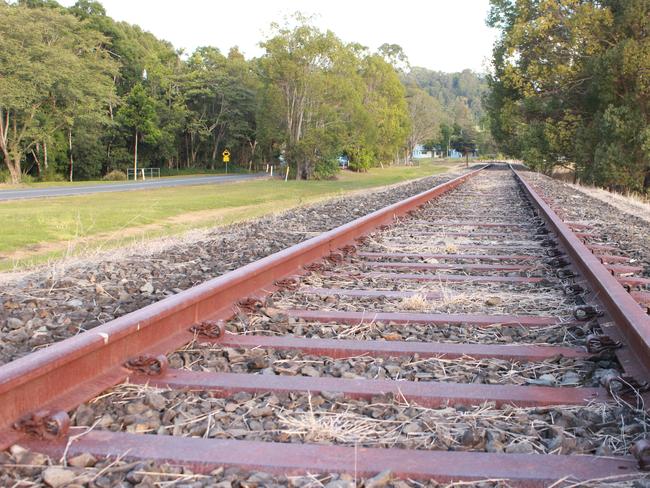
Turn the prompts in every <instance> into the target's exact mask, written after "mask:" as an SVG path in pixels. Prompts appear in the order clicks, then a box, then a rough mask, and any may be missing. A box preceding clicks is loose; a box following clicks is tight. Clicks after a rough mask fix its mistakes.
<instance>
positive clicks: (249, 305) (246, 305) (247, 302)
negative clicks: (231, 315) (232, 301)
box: [237, 297, 264, 313]
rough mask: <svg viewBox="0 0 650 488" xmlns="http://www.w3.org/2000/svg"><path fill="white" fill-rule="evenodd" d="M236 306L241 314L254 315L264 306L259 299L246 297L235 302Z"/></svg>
mask: <svg viewBox="0 0 650 488" xmlns="http://www.w3.org/2000/svg"><path fill="white" fill-rule="evenodd" d="M237 306H238V307H239V309H240V310H241V311H242V312H247V313H255V312H257V311H258V310H259V309H260V308H262V307H263V306H264V304H263V303H262V301H261V300H260V299H259V298H255V297H248V298H242V299H241V300H239V301H238V302H237Z"/></svg>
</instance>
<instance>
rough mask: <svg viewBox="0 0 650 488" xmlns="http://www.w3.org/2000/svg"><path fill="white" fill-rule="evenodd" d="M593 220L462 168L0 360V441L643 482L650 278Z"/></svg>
mask: <svg viewBox="0 0 650 488" xmlns="http://www.w3.org/2000/svg"><path fill="white" fill-rule="evenodd" d="M589 231H590V229H589V227H588V225H585V224H583V223H580V222H563V221H562V219H561V217H560V216H559V215H558V213H557V212H555V211H554V210H553V209H552V208H551V207H550V206H549V204H548V203H546V202H545V201H544V200H543V199H542V198H541V197H540V196H539V195H538V194H537V193H536V192H535V190H534V189H533V188H532V187H531V186H530V185H529V184H528V183H527V182H526V181H525V180H524V179H523V178H522V177H521V175H519V174H518V173H517V172H515V171H514V170H512V169H509V168H508V167H507V166H504V165H495V166H493V167H490V168H482V169H479V170H475V171H472V172H470V173H468V174H466V175H464V176H462V177H459V178H457V179H455V180H452V181H450V182H448V183H445V184H443V185H440V186H438V187H436V188H434V189H432V190H430V191H428V192H425V193H424V194H420V195H417V196H415V197H412V198H410V199H407V200H405V201H402V202H399V203H397V204H394V205H391V206H389V207H386V208H385V209H383V210H380V211H377V212H374V213H373V214H370V215H368V216H366V217H363V218H361V219H358V220H356V221H353V222H351V223H349V224H346V225H344V226H342V227H340V228H337V229H334V230H333V231H330V232H327V233H325V234H323V235H321V236H318V237H316V238H314V239H311V240H309V241H306V242H304V243H302V244H299V245H297V246H293V247H291V248H289V249H287V250H285V251H282V252H280V253H277V254H275V255H272V256H270V257H268V258H264V259H262V260H260V261H258V262H256V263H252V264H250V265H247V266H245V267H243V268H240V269H239V270H236V271H234V272H231V273H228V274H226V275H224V276H222V277H219V278H216V279H214V280H212V281H209V282H207V283H205V284H203V285H201V286H199V287H196V288H194V289H191V290H188V291H186V292H183V293H180V294H178V295H176V296H174V297H171V298H168V299H166V300H163V301H161V302H158V303H156V304H154V305H151V306H148V307H145V308H144V309H141V310H139V311H136V312H133V313H131V314H129V315H126V316H124V317H121V318H119V319H116V320H114V321H113V322H111V323H108V324H105V325H103V326H100V327H97V328H96V329H93V330H91V331H88V332H86V333H83V334H80V335H79V336H77V337H74V338H72V339H68V340H66V341H63V342H61V343H58V344H55V345H53V346H51V347H50V348H47V349H45V350H42V351H38V352H36V353H33V354H31V355H29V356H27V357H24V358H21V359H19V360H16V361H14V362H12V363H9V364H7V365H5V366H4V367H2V368H0V444H1V446H2V447H3V448H6V447H8V446H10V445H12V444H15V443H19V444H20V445H22V446H25V447H28V448H30V449H33V450H34V451H38V452H43V453H46V454H49V455H52V456H55V457H57V458H58V457H61V456H62V455H65V456H67V457H73V456H75V455H79V454H82V453H91V454H93V455H94V456H96V457H109V456H113V457H120V458H124V459H133V460H138V459H146V460H153V461H155V462H156V463H160V464H162V463H171V464H176V465H182V466H185V467H187V468H190V469H192V470H193V471H194V472H199V473H210V472H212V471H213V470H214V469H217V468H219V467H221V466H226V467H234V468H238V469H245V470H250V471H261V472H266V473H271V475H300V474H306V473H311V474H313V475H314V476H315V478H314V479H315V480H316V479H318V480H320V481H321V482H322V484H324V485H326V484H327V482H330V483H339V484H333V485H332V486H352V485H353V484H354V482H355V480H361V479H364V478H373V477H375V478H374V481H373V482H370V483H367V486H372V485H373V484H372V483H375V485H374V486H380V484H378V483H380V482H382V481H381V480H382V479H383V483H384V484H385V483H386V482H387V480H388V479H389V478H390V479H402V480H415V481H413V483H416V484H415V486H417V483H418V482H423V480H435V481H437V482H440V483H450V482H455V481H459V480H460V481H465V482H469V481H476V482H481V481H483V482H485V483H487V485H486V486H491V485H504V486H549V485H554V486H576V483H577V484H580V483H592V484H598V483H603V484H607V483H609V484H611V483H617V482H621V483H624V482H628V481H630V480H633V479H637V480H638V479H642V478H644V476H645V475H644V470H645V469H646V468H648V467H650V459H649V458H650V444H649V443H648V441H646V440H645V439H646V436H647V435H648V434H647V431H646V429H647V428H648V425H649V423H648V421H647V418H646V413H645V403H644V401H645V400H647V399H648V396H647V394H646V392H645V390H646V382H647V380H648V379H649V378H650V374H649V373H648V368H649V366H650V351H649V350H648V349H649V344H650V316H649V315H648V314H647V310H646V308H644V307H647V296H648V289H649V288H648V285H649V283H650V280H648V279H644V278H641V277H638V276H637V275H636V274H637V273H638V272H639V271H640V269H638V268H636V267H634V266H631V265H630V264H629V263H628V262H627V261H626V258H625V257H624V256H621V255H620V254H619V253H618V252H617V251H616V249H615V248H613V247H610V246H609V245H608V244H606V243H602V242H599V240H598V238H597V236H593V235H591V234H590V232H589ZM331 473H343V477H341V478H336V476H335V477H334V478H333V477H332V475H331ZM319 476H320V478H318V477H319ZM377 476H379V478H376V477H377ZM417 480H419V481H417ZM486 480H487V481H486ZM267 481H268V480H267ZM405 482H406V481H405ZM269 483H270V482H269ZM341 483H343V484H341ZM345 483H348V484H347V485H346V484H345ZM265 484H268V483H265V482H261V484H260V486H264V485H265Z"/></svg>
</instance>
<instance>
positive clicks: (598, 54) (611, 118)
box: [486, 0, 650, 191]
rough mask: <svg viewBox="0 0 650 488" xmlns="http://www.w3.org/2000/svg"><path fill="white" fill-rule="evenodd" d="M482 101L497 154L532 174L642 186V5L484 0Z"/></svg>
mask: <svg viewBox="0 0 650 488" xmlns="http://www.w3.org/2000/svg"><path fill="white" fill-rule="evenodd" d="M488 23H489V25H491V26H493V27H497V28H499V29H501V37H500V39H499V41H498V42H497V44H496V46H495V49H494V53H493V64H494V73H493V74H492V75H491V76H490V78H489V84H490V89H491V90H490V94H489V96H488V97H487V98H486V105H487V109H488V112H489V118H490V125H491V130H492V134H493V136H494V138H495V140H496V141H497V142H498V144H499V145H500V147H501V148H502V149H503V150H504V151H505V152H507V153H508V154H511V155H513V156H517V157H521V158H523V159H524V160H525V161H526V162H527V163H528V164H530V165H531V166H533V167H534V168H537V169H540V170H543V171H546V172H550V171H551V170H552V169H553V168H554V167H556V166H558V165H562V166H568V167H571V168H574V169H575V171H576V176H577V177H578V178H580V179H582V180H583V181H587V182H590V183H596V184H600V185H604V186H607V187H610V188H616V189H626V190H636V191H648V190H649V189H650V122H649V116H650V0H491V11H490V16H489V19H488Z"/></svg>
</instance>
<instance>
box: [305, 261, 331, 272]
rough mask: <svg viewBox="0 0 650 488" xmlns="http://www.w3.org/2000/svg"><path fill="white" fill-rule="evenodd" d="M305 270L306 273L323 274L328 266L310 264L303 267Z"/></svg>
mask: <svg viewBox="0 0 650 488" xmlns="http://www.w3.org/2000/svg"><path fill="white" fill-rule="evenodd" d="M303 269H304V270H305V271H309V272H310V273H322V272H323V271H325V269H326V266H325V265H324V264H323V263H310V264H305V265H304V266H303Z"/></svg>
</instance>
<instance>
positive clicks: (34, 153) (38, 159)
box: [32, 144, 41, 178]
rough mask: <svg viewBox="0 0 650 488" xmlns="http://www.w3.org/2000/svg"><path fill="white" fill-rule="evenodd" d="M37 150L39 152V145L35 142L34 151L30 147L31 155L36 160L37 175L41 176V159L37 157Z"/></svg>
mask: <svg viewBox="0 0 650 488" xmlns="http://www.w3.org/2000/svg"><path fill="white" fill-rule="evenodd" d="M37 152H39V153H40V152H41V145H40V144H36V151H34V150H33V149H32V157H33V158H34V161H35V162H36V170H37V171H38V177H39V178H40V177H41V159H40V158H39V157H38V154H36V153H37Z"/></svg>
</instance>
